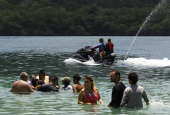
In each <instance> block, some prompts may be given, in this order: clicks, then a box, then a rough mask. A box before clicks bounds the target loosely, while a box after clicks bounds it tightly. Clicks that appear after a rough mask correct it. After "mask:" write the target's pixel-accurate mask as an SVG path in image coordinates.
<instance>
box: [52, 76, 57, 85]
mask: <svg viewBox="0 0 170 115" xmlns="http://www.w3.org/2000/svg"><path fill="white" fill-rule="evenodd" d="M56 81H57V84H56V85H58V77H57V76H55V75H53V76H51V82H56Z"/></svg>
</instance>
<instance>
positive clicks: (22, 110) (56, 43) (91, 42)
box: [0, 36, 170, 115]
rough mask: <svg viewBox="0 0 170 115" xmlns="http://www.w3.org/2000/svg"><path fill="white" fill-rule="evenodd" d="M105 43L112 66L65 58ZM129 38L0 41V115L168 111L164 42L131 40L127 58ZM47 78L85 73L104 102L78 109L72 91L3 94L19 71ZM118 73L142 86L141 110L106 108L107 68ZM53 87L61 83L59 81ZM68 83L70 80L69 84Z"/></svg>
mask: <svg viewBox="0 0 170 115" xmlns="http://www.w3.org/2000/svg"><path fill="white" fill-rule="evenodd" d="M101 37H103V38H104V40H105V41H107V39H108V38H109V37H110V38H111V39H112V41H113V43H114V44H115V50H114V51H115V53H116V54H117V58H116V60H117V63H114V64H113V65H105V66H101V65H98V64H95V63H94V62H93V61H89V62H86V63H81V62H79V61H76V60H74V59H71V58H70V57H71V56H72V54H73V53H75V52H76V51H77V50H78V49H80V48H82V47H84V46H95V45H98V44H99V40H98V39H99V38H101ZM133 39H134V36H132V37H115V36H89V37H83V36H77V37H73V36H72V37H71V36H64V37H48V36H46V37H34V36H33V37H24V36H22V37H17V36H15V37H3V36H1V37H0V43H1V45H0V114H2V115H5V114H7V115H10V114H11V115H29V114H33V115H36V114H38V115H45V114H54V115H56V114H70V115H84V114H88V115H90V114H96V115H103V114H105V115H106V114H110V115H111V114H119V115H120V114H122V115H135V114H138V115H151V114H161V115H162V114H169V113H170V93H169V92H170V85H169V84H170V47H169V44H170V38H169V37H137V38H136V40H135V42H134V44H133V46H132V47H131V50H130V52H129V54H128V56H127V57H128V58H127V59H126V60H125V56H126V53H127V51H128V49H129V47H130V45H131V43H132V41H133ZM41 69H43V70H45V72H46V74H47V75H56V76H58V77H59V78H61V77H65V76H68V77H71V79H72V76H73V75H74V74H75V73H78V74H80V75H81V76H82V79H81V83H83V77H85V76H86V75H91V76H92V77H93V78H94V80H95V86H96V87H97V88H98V89H99V92H100V95H101V98H102V100H103V102H104V104H99V105H80V104H77V103H78V94H73V92H72V91H60V92H59V93H41V92H37V91H35V92H34V93H31V94H28V95H24V94H23V95H19V94H13V93H11V92H9V90H10V89H11V87H12V84H13V82H14V81H16V80H18V79H19V75H20V73H21V72H23V71H25V72H27V73H28V74H29V75H30V74H34V75H36V76H37V75H38V72H39V70H41ZM111 69H117V70H119V71H120V72H121V79H122V82H123V83H124V84H125V85H126V87H128V86H129V83H128V79H127V75H128V74H129V72H132V71H133V72H137V74H138V75H139V81H138V85H141V86H143V87H144V88H145V90H146V92H147V95H148V98H149V100H150V102H151V105H149V106H146V104H145V102H144V101H143V105H144V107H143V108H141V109H127V108H122V109H114V108H109V107H107V105H108V104H109V102H110V101H111V92H112V87H113V86H114V83H111V82H110V79H109V78H110V77H109V74H110V70H111ZM59 85H60V87H62V83H61V81H60V80H59ZM71 85H73V82H71Z"/></svg>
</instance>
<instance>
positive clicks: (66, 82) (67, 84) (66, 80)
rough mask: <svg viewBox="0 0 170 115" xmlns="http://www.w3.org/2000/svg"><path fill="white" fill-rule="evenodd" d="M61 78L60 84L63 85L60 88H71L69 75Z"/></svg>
mask: <svg viewBox="0 0 170 115" xmlns="http://www.w3.org/2000/svg"><path fill="white" fill-rule="evenodd" d="M60 79H61V80H62V84H63V85H64V86H63V88H62V89H64V90H70V89H71V90H72V89H73V88H72V86H71V85H70V82H71V80H70V78H69V77H63V78H60Z"/></svg>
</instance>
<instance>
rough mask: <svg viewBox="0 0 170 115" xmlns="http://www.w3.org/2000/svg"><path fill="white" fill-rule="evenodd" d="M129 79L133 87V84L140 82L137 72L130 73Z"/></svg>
mask: <svg viewBox="0 0 170 115" xmlns="http://www.w3.org/2000/svg"><path fill="white" fill-rule="evenodd" d="M128 79H129V83H130V84H131V85H132V84H136V83H137V81H138V75H137V73H136V72H132V73H129V75H128Z"/></svg>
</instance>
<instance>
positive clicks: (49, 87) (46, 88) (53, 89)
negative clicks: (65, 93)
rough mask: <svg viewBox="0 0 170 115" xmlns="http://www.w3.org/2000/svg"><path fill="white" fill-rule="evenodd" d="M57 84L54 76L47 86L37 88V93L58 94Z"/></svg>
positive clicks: (56, 78)
mask: <svg viewBox="0 0 170 115" xmlns="http://www.w3.org/2000/svg"><path fill="white" fill-rule="evenodd" d="M57 83H58V77H56V76H54V77H52V78H51V81H50V83H49V84H43V85H42V86H40V87H39V88H38V90H37V91H42V92H59V90H58V89H57V88H56V85H57Z"/></svg>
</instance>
